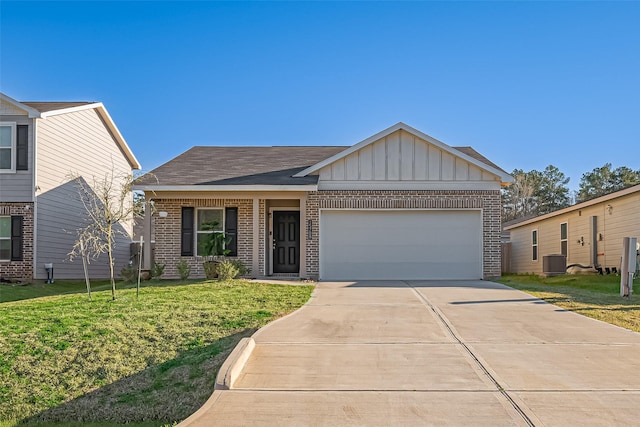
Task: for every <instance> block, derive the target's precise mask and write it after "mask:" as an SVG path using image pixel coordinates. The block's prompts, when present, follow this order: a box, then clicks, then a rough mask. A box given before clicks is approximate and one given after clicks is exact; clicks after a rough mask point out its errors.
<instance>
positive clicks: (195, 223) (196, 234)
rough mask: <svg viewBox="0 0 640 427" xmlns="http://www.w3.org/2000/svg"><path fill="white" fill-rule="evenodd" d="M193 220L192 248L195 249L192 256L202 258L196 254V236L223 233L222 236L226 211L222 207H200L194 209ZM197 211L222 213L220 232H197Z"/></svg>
mask: <svg viewBox="0 0 640 427" xmlns="http://www.w3.org/2000/svg"><path fill="white" fill-rule="evenodd" d="M194 211H195V212H194V218H193V225H194V227H193V231H194V233H193V246H194V247H195V251H194V254H195V256H196V257H204V256H206V255H200V254H198V234H214V233H223V234H224V230H225V222H226V220H227V218H226V215H227V210H226V209H225V207H224V206H200V207H196V208H195V209H194ZM199 211H222V223H221V224H220V226H221V227H222V230H220V231H214V230H211V232H209V231H198V212H199Z"/></svg>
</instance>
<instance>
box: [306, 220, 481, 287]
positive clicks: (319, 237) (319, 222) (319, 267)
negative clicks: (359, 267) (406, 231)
mask: <svg viewBox="0 0 640 427" xmlns="http://www.w3.org/2000/svg"><path fill="white" fill-rule="evenodd" d="M332 211H334V212H337V211H341V212H345V211H347V212H363V211H371V212H380V211H389V212H398V211H409V212H416V211H424V212H435V211H456V212H459V211H475V212H478V213H479V214H480V218H479V219H480V227H479V230H478V232H479V234H480V235H479V237H480V265H479V267H480V271H479V272H478V274H479V277H480V278H481V279H482V278H484V243H485V242H484V225H483V216H484V211H483V209H482V208H453V209H449V208H418V209H408V208H399V209H395V208H382V209H374V208H364V209H354V208H320V209H318V225H317V226H318V277H319V280H322V277H323V274H322V262H321V258H322V240H323V239H322V230H321V228H320V227H321V224H322V220H321V218H322V213H323V212H332Z"/></svg>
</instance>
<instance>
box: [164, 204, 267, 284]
mask: <svg viewBox="0 0 640 427" xmlns="http://www.w3.org/2000/svg"><path fill="white" fill-rule="evenodd" d="M154 202H155V211H156V213H155V214H154V224H155V241H156V246H155V252H154V258H155V262H156V263H158V264H165V266H166V267H165V270H164V271H165V272H164V276H163V277H165V278H178V277H179V274H178V270H177V269H176V265H177V264H178V262H179V261H180V259H184V260H185V261H186V262H187V263H188V264H189V265H190V266H191V277H195V278H197V277H204V269H203V267H202V263H203V259H202V257H196V256H191V257H183V256H181V255H180V240H181V236H180V229H181V217H182V207H183V206H185V207H186V206H192V207H195V208H225V207H237V208H238V257H237V258H238V259H239V260H241V261H242V262H243V263H244V264H245V265H246V266H247V267H249V268H251V259H252V247H253V201H252V200H250V199H202V200H201V199H154ZM262 211H263V212H264V202H263V203H262ZM157 212H167V214H168V215H167V217H166V218H160V217H159V216H158V214H157ZM262 222H264V221H262ZM263 264H264V261H263Z"/></svg>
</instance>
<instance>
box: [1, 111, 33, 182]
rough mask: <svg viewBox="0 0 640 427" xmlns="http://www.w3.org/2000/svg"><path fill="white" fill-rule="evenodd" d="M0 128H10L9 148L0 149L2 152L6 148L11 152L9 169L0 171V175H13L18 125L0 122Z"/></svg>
mask: <svg viewBox="0 0 640 427" xmlns="http://www.w3.org/2000/svg"><path fill="white" fill-rule="evenodd" d="M0 127H8V128H11V146H10V147H0V148H1V149H2V150H7V148H8V149H9V150H10V151H11V159H10V160H11V167H10V168H9V169H0V173H2V174H4V173H15V172H16V153H17V149H18V147H17V145H18V142H17V141H18V134H17V132H18V124H17V123H16V122H0ZM27 143H28V142H27Z"/></svg>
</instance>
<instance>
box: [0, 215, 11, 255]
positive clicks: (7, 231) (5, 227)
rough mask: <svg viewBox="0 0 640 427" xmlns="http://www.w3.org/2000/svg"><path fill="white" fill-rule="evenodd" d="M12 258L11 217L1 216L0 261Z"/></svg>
mask: <svg viewBox="0 0 640 427" xmlns="http://www.w3.org/2000/svg"><path fill="white" fill-rule="evenodd" d="M10 259H11V217H10V216H0V261H9V260H10Z"/></svg>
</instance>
